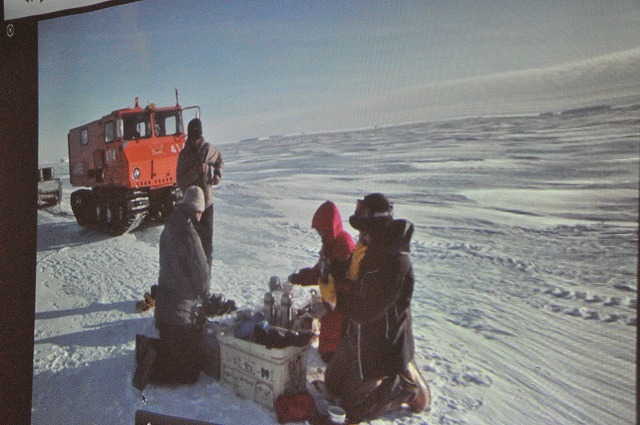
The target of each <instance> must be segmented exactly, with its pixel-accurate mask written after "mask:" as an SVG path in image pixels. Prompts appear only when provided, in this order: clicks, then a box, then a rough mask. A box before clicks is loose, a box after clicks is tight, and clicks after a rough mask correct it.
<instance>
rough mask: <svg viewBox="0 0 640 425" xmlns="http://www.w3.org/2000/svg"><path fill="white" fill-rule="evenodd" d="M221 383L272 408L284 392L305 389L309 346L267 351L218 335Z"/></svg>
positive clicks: (247, 342) (260, 346)
mask: <svg viewBox="0 0 640 425" xmlns="http://www.w3.org/2000/svg"><path fill="white" fill-rule="evenodd" d="M218 341H219V343H220V369H221V374H220V381H221V382H222V384H223V385H225V386H226V387H229V388H231V389H232V390H234V391H235V392H236V394H238V395H239V396H241V397H244V398H247V399H250V400H253V401H255V402H256V403H258V404H260V405H262V406H265V407H268V408H269V409H273V403H274V401H275V400H276V398H278V396H279V395H280V394H282V393H284V392H285V391H302V390H304V389H306V381H307V352H308V349H309V346H308V345H307V346H305V347H285V348H270V349H269V348H267V347H265V346H264V345H260V344H255V343H252V342H249V341H245V340H242V339H240V338H236V337H234V336H233V333H232V332H229V333H227V334H225V333H220V334H219V335H218Z"/></svg>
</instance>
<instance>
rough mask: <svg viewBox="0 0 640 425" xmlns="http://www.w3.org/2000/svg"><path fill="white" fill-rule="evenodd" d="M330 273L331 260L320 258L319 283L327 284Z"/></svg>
mask: <svg viewBox="0 0 640 425" xmlns="http://www.w3.org/2000/svg"><path fill="white" fill-rule="evenodd" d="M330 272H331V260H330V259H328V258H327V257H321V258H320V281H321V282H322V283H327V282H329V273H330Z"/></svg>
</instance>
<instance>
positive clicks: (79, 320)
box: [32, 106, 640, 425]
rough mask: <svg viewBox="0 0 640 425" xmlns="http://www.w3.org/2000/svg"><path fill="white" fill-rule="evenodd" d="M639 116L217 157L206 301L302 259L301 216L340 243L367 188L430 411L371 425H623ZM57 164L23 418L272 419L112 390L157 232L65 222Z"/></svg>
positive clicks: (585, 114)
mask: <svg viewBox="0 0 640 425" xmlns="http://www.w3.org/2000/svg"><path fill="white" fill-rule="evenodd" d="M638 111H639V108H638V107H637V106H636V107H609V108H592V109H590V110H582V111H577V112H576V111H573V112H572V113H565V114H560V113H555V114H545V115H539V116H527V117H484V118H483V117H478V118H468V119H461V120H450V121H443V122H433V123H423V124H410V125H403V126H397V127H385V128H377V129H370V130H359V131H353V132H335V133H326V134H314V135H298V136H281V137H271V138H259V139H258V138H256V139H255V140H251V141H246V142H241V143H237V144H233V145H225V146H223V147H221V149H222V150H223V154H224V158H225V175H224V180H223V182H222V184H221V185H220V187H219V188H217V189H216V190H215V199H216V201H215V202H216V204H215V231H214V240H215V242H214V244H215V247H214V264H213V289H214V290H215V291H217V292H223V293H224V294H225V295H226V296H227V297H228V298H232V299H234V300H235V301H236V303H237V304H238V305H239V306H241V307H247V308H252V307H254V306H257V305H260V303H261V302H262V301H261V300H262V294H263V293H264V290H265V289H266V287H267V283H268V279H269V277H270V276H272V275H278V276H282V277H285V276H287V275H288V274H289V273H291V272H293V271H295V270H296V269H298V268H300V267H304V266H309V265H312V264H314V263H315V261H316V258H317V251H318V249H319V247H320V240H319V238H318V236H317V234H316V233H315V232H314V231H313V230H312V229H311V228H310V221H311V217H312V215H313V213H314V211H315V209H316V208H317V207H318V206H319V205H320V204H321V203H322V202H323V201H325V200H327V199H330V200H333V201H334V202H336V204H337V205H338V207H339V209H340V211H341V213H342V216H343V220H344V222H345V223H344V224H345V228H346V229H348V230H349V231H351V232H352V233H353V235H354V236H356V233H355V231H353V229H351V227H350V226H349V225H348V221H347V218H348V216H349V215H350V214H351V213H352V211H353V209H354V206H355V200H356V199H358V198H362V197H363V196H364V195H365V194H366V193H369V192H374V191H376V192H377V191H380V192H383V193H386V194H387V195H388V196H389V197H390V199H391V200H392V201H393V202H394V203H395V212H396V215H397V217H402V218H407V219H409V220H411V221H412V222H413V223H414V224H415V227H416V231H415V234H414V238H413V243H412V254H411V255H412V261H413V265H414V269H415V276H416V288H415V293H414V298H413V315H414V332H415V336H416V348H417V350H416V352H417V359H416V361H417V364H418V366H419V367H420V369H421V370H422V371H423V374H424V376H425V378H426V380H427V381H428V383H429V385H430V386H431V389H432V394H433V407H432V411H431V413H430V414H428V415H427V414H420V415H412V414H410V413H409V411H408V410H406V411H403V412H400V413H398V414H394V415H388V416H385V417H383V418H381V419H380V420H379V421H377V422H376V423H380V424H391V423H401V424H427V423H432V424H463V423H466V424H492V425H493V424H529V423H537V424H542V423H544V424H595V423H599V424H614V423H615V424H635V423H636V417H635V401H636V397H635V388H636V387H635V378H634V377H635V361H636V353H635V348H636V326H637V325H636V316H637V301H636V300H637V280H636V270H637V269H636V265H637V254H638V252H637V248H638V240H637V214H638V173H639V171H638V163H639V160H640V158H639V152H640V150H639V146H640V142H639V140H640V137H639V136H640V125H638V124H640V121H639V119H638ZM212 138H214V137H212ZM66 166H67V164H64V163H61V164H57V165H56V167H57V169H56V172H57V175H58V176H61V177H62V179H63V184H64V188H63V191H64V199H63V201H62V204H61V206H60V207H56V208H52V209H50V210H49V211H39V212H38V243H37V251H38V252H37V294H36V315H35V319H36V323H35V335H34V337H35V348H34V354H35V356H34V382H33V415H32V416H33V423H34V424H49V423H77V424H89V423H100V424H103V423H104V424H116V423H132V422H133V417H134V412H135V410H136V409H138V408H145V409H147V410H153V411H158V412H164V413H167V414H172V415H184V416H187V417H190V418H195V419H202V420H212V421H216V422H221V423H225V424H260V425H263V424H275V423H277V421H276V417H275V414H274V413H273V412H272V411H269V410H267V409H263V408H261V407H259V406H258V405H256V404H254V403H252V402H251V401H248V400H243V399H240V398H237V397H236V396H234V395H233V394H231V393H230V392H229V391H228V390H227V389H225V388H224V387H222V386H221V385H220V384H219V383H218V382H216V381H215V380H213V379H212V378H210V377H208V376H205V375H202V377H201V379H200V380H199V382H198V383H196V384H195V385H192V386H181V387H162V386H154V385H150V386H148V387H147V389H146V390H145V393H144V395H145V399H146V401H143V398H142V395H141V393H140V392H139V391H137V390H135V389H134V388H133V387H132V386H131V378H132V376H133V371H134V339H135V334H136V333H140V332H142V331H143V330H144V329H146V328H147V327H148V326H149V325H150V323H152V320H153V319H152V314H151V313H145V314H139V313H136V312H135V310H134V303H135V301H136V300H138V299H140V298H141V296H142V294H143V292H144V291H146V290H148V288H149V286H150V285H151V284H153V283H154V282H155V281H156V279H157V276H158V238H159V235H160V232H161V231H162V227H161V226H157V225H144V226H143V228H141V229H139V230H137V231H135V232H134V233H132V234H125V235H122V236H120V237H115V238H114V237H109V236H107V235H103V234H100V233H97V232H95V231H92V230H86V229H83V228H81V227H79V226H78V225H77V224H76V222H75V220H74V218H73V216H72V215H71V212H70V211H71V209H70V207H69V196H70V193H71V192H72V188H71V187H70V186H69V180H68V170H67V169H66V168H65V167H66ZM305 293H306V290H303V289H301V288H297V289H296V299H297V300H299V301H301V300H302V299H303V298H304V295H305ZM310 358H311V359H312V360H311V361H316V362H317V361H318V360H317V356H315V357H314V356H310ZM145 402H146V404H145Z"/></svg>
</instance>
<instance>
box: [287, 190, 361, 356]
mask: <svg viewBox="0 0 640 425" xmlns="http://www.w3.org/2000/svg"><path fill="white" fill-rule="evenodd" d="M311 227H313V228H314V229H316V231H317V232H318V234H319V235H320V238H321V239H322V248H321V249H320V258H319V259H318V262H317V263H316V264H315V265H314V266H313V267H307V268H303V269H301V270H299V271H298V272H297V273H293V274H291V275H290V276H289V282H291V283H292V284H296V285H302V286H309V285H318V286H319V287H320V294H321V296H322V301H323V304H324V307H325V309H326V313H325V314H324V315H323V316H322V318H321V319H320V342H319V345H318V352H319V353H320V356H321V358H322V360H323V361H324V362H326V363H328V362H329V360H331V357H332V356H333V353H334V352H335V351H336V349H337V348H338V343H339V342H340V333H341V332H342V322H343V317H344V315H343V313H342V312H341V311H340V306H339V304H340V302H339V299H340V298H341V292H342V288H341V287H340V285H339V282H340V281H342V280H343V279H342V276H338V275H343V274H344V273H346V271H347V269H348V267H349V258H350V257H351V253H352V252H353V250H354V248H355V242H354V240H353V238H352V237H351V235H350V234H349V233H348V232H347V231H346V230H344V228H343V227H342V218H341V217H340V212H339V211H338V207H336V205H335V204H334V203H333V202H331V201H326V202H324V203H323V204H322V205H320V207H318V209H317V210H316V212H315V214H314V215H313V220H311ZM337 283H338V284H337ZM336 284H337V285H336Z"/></svg>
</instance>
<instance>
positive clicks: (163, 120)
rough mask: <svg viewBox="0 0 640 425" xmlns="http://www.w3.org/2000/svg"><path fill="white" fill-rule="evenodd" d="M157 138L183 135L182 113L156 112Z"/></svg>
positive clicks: (175, 111) (174, 111) (176, 111)
mask: <svg viewBox="0 0 640 425" xmlns="http://www.w3.org/2000/svg"><path fill="white" fill-rule="evenodd" d="M154 124H155V130H156V136H168V135H178V134H181V133H182V120H181V119H180V111H179V110H173V111H156V113H155V114H154Z"/></svg>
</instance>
